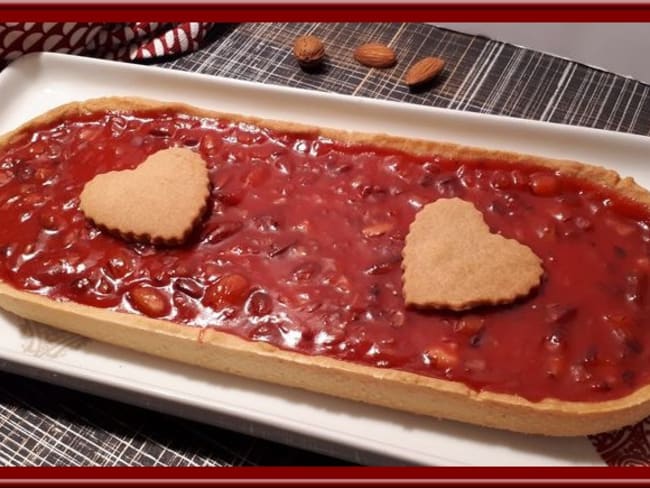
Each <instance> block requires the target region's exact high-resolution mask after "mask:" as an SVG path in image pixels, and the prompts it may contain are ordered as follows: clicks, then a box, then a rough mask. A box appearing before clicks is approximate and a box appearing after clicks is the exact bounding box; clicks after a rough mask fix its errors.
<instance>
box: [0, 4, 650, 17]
mask: <svg viewBox="0 0 650 488" xmlns="http://www.w3.org/2000/svg"><path fill="white" fill-rule="evenodd" d="M0 16H1V18H2V21H7V22H9V21H21V20H29V21H53V22H57V21H69V20H75V21H81V22H86V21H92V20H97V19H101V20H102V21H104V22H118V21H127V20H129V21H142V20H151V21H170V22H171V21H174V22H185V21H196V20H201V21H216V22H243V21H256V22H279V21H284V22H303V21H304V22H306V21H320V22H322V21H325V22H337V21H359V22H371V21H372V22H377V21H392V22H409V21H417V22H456V21H463V22H489V21H516V22H557V21H558V20H561V21H563V22H642V21H650V3H643V4H637V3H629V2H628V3H626V2H622V3H618V4H617V3H608V4H601V3H594V4H581V3H544V2H536V3H526V4H519V5H517V4H511V3H503V2H496V3H486V2H479V1H475V2H473V3H467V4H460V3H453V2H452V1H449V0H447V1H446V2H441V3H429V4H422V3H408V2H407V3H394V4H385V3H379V4H370V3H359V2H357V3H354V2H352V3H345V4H335V3H326V2H322V3H304V4H289V3H271V2H268V3H265V2H262V1H260V2H257V3H250V4H238V3H233V2H228V3H218V4H217V3H215V4H205V3H192V2H191V1H190V2H188V3H183V2H178V3H176V4H171V3H159V4H154V5H152V4H146V3H138V2H133V3H128V4H110V3H106V2H95V3H92V4H79V3H77V4H74V3H60V4H52V3H45V2H42V3H33V4H25V3H17V2H12V3H4V4H2V3H0Z"/></svg>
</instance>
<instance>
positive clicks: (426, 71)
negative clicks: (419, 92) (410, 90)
mask: <svg viewBox="0 0 650 488" xmlns="http://www.w3.org/2000/svg"><path fill="white" fill-rule="evenodd" d="M444 67H445V62H444V61H443V60H442V59H440V58H434V57H427V58H423V59H421V60H419V61H418V62H417V63H415V64H413V65H412V66H411V67H410V68H409V69H408V71H407V72H406V75H405V76H404V83H406V84H407V85H409V86H415V85H420V84H422V83H426V82H427V81H431V80H433V79H434V78H435V77H436V76H438V74H439V73H440V72H441V71H442V69H443V68H444Z"/></svg>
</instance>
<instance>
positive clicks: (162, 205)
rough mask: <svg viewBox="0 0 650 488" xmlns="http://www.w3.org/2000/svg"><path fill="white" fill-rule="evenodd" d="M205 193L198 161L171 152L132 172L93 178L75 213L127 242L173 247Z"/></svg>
mask: <svg viewBox="0 0 650 488" xmlns="http://www.w3.org/2000/svg"><path fill="white" fill-rule="evenodd" d="M209 194H210V179H209V175H208V169H207V167H206V163H205V161H204V160H203V158H201V156H200V155H198V154H196V153H195V152H193V151H190V150H189V149H181V148H173V149H164V150H162V151H158V152H157V153H155V154H152V155H151V156H149V157H148V158H147V159H146V160H145V161H144V162H143V163H142V164H140V165H139V166H138V167H137V168H135V169H132V170H124V171H110V172H108V173H104V174H100V175H97V176H95V177H94V178H93V179H92V180H90V181H89V182H88V183H86V185H85V186H84V189H83V191H82V192H81V196H80V208H81V210H82V212H83V213H84V214H85V215H86V217H87V218H88V219H90V220H91V221H92V222H94V223H95V225H97V226H98V227H100V228H103V229H106V230H108V231H110V232H112V233H117V234H119V235H120V236H122V237H123V238H125V239H127V240H136V241H141V242H153V243H155V244H178V243H180V242H182V241H183V240H184V239H185V238H186V237H187V236H188V235H189V234H190V233H191V231H192V229H193V227H194V225H195V224H196V223H197V222H198V221H199V220H200V218H201V216H202V215H203V212H204V211H205V209H206V204H207V199H208V196H209Z"/></svg>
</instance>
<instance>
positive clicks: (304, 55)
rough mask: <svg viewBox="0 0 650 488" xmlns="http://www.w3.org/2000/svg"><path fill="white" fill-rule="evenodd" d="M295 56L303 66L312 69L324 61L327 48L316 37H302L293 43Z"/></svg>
mask: <svg viewBox="0 0 650 488" xmlns="http://www.w3.org/2000/svg"><path fill="white" fill-rule="evenodd" d="M293 55H294V56H295V57H296V59H297V60H298V63H300V65H301V66H303V67H308V68H312V67H314V66H317V65H319V64H320V63H321V61H323V58H324V57H325V46H324V45H323V41H321V40H320V39H319V38H318V37H316V36H300V37H298V38H297V39H296V40H295V41H294V43H293Z"/></svg>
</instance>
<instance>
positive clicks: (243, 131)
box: [0, 112, 650, 401]
mask: <svg viewBox="0 0 650 488" xmlns="http://www.w3.org/2000/svg"><path fill="white" fill-rule="evenodd" d="M172 146H183V147H188V148H191V149H193V150H196V151H198V152H200V154H201V155H202V156H203V157H204V158H205V159H206V161H207V162H208V165H209V172H210V178H211V182H212V186H213V191H212V198H211V205H210V208H209V211H208V213H207V216H206V218H205V220H204V222H203V223H202V225H201V227H200V228H199V229H198V230H197V232H196V233H195V235H194V236H193V237H192V239H191V240H190V241H189V242H188V243H187V244H186V245H184V246H182V247H177V248H156V247H154V246H151V245H144V244H134V243H127V242H125V241H123V240H121V239H119V238H116V237H113V236H111V235H108V234H106V233H104V232H101V231H100V230H98V229H96V228H94V227H93V226H92V225H91V224H89V223H88V222H87V221H86V219H85V218H84V215H83V214H82V213H81V212H80V210H79V208H78V204H79V194H80V192H81V190H82V188H83V186H84V184H85V183H86V182H87V181H88V180H90V179H91V178H92V177H94V176H95V175H96V174H99V173H104V172H106V171H110V170H120V169H126V168H133V167H135V166H136V165H138V164H139V163H141V162H142V161H143V160H144V159H145V158H146V156H148V155H150V154H152V153H154V152H156V151H158V150H160V149H164V148H167V147H172ZM441 197H459V198H462V199H464V200H468V201H470V202H472V203H473V204H474V205H475V206H476V207H477V208H478V209H479V210H481V211H482V213H483V215H484V217H485V219H486V221H487V223H488V224H489V226H490V228H491V229H492V230H493V231H494V232H498V233H501V234H503V235H504V236H507V237H512V238H516V239H517V240H519V241H520V242H522V243H524V244H526V245H528V246H529V247H530V248H532V250H533V251H534V252H535V253H536V254H537V255H538V256H540V257H541V258H542V259H543V263H544V264H543V265H544V269H545V271H546V274H545V277H544V280H543V283H542V285H541V287H540V288H539V289H538V290H537V291H536V292H535V293H533V294H532V295H531V296H529V297H527V298H526V299H523V300H520V301H518V302H517V303H515V304H512V305H509V306H500V307H494V308H482V309H477V310H473V311H468V312H465V313H450V312H422V311H417V310H407V309H405V307H404V301H403V297H402V293H401V287H402V283H401V268H400V264H401V251H402V247H403V245H404V238H405V235H406V232H407V231H408V226H409V225H410V223H411V222H412V220H413V219H414V216H415V213H416V212H417V211H418V210H419V209H420V208H422V206H424V205H425V204H427V203H429V202H432V201H435V200H436V199H438V198H441ZM0 222H2V225H1V226H0V278H1V279H2V280H3V281H5V282H7V283H9V284H11V285H12V286H14V287H16V288H18V289H22V290H27V291H29V292H32V293H38V294H41V295H46V296H48V297H51V298H53V299H56V300H67V301H74V302H77V303H81V304H87V305H92V306H96V307H103V308H107V309H111V310H116V311H120V312H127V313H136V314H138V313H140V314H145V315H148V316H151V317H157V318H163V319H166V320H170V321H173V322H178V323H180V324H185V325H187V326H193V327H211V328H215V329H218V330H221V331H224V332H227V333H231V334H236V335H238V336H240V337H243V338H245V339H248V340H252V341H264V342H269V343H271V344H274V345H276V346H278V347H280V348H283V349H287V350H291V351H297V352H300V353H304V354H309V355H323V356H329V357H333V358H338V359H342V360H346V361H353V362H356V363H361V364H366V365H371V366H376V367H380V368H395V369H400V370H404V371H410V372H414V373H417V374H420V375H425V376H430V377H436V378H444V379H450V380H454V381H459V382H462V383H464V384H467V385H469V386H470V387H472V388H476V389H485V390H490V391H495V392H504V393H512V394H518V395H521V396H523V397H525V398H528V399H530V400H534V401H535V400H540V399H542V398H545V397H555V398H559V399H564V400H584V401H597V400H604V399H612V398H618V397H621V396H623V395H625V394H627V393H630V392H631V391H633V390H635V389H637V388H638V387H640V386H642V385H646V384H648V383H650V367H649V366H648V365H649V364H650V361H649V358H648V353H649V351H650V347H649V346H650V332H649V330H648V323H647V317H648V316H649V313H648V312H649V308H650V304H649V302H650V301H649V300H648V287H649V284H648V270H649V269H650V260H649V259H648V250H649V247H648V242H649V241H650V215H649V213H648V211H647V210H646V209H644V208H643V207H641V206H640V205H638V204H635V203H633V202H630V201H627V200H625V199H623V198H621V197H619V196H618V195H616V194H615V193H614V192H612V191H609V190H604V189H601V188H599V187H596V186H595V185H593V184H590V183H588V182H585V181H579V180H576V179H572V178H568V177H564V176H559V175H557V174H556V173H554V172H553V171H552V170H549V169H544V168H541V167H538V166H537V167H536V166H534V165H532V164H530V165H528V164H507V163H503V162H495V161H489V160H485V161H472V162H469V161H462V160H448V159H444V158H440V157H437V156H436V155H435V154H431V155H430V156H428V157H423V156H413V155H408V154H405V153H402V152H398V151H391V150H386V149H380V148H376V147H372V146H368V145H354V144H344V143H340V142H336V141H333V140H330V139H327V138H324V137H321V136H308V135H305V134H302V135H298V134H287V133H282V132H279V131H275V130H269V129H264V128H259V127H256V126H254V125H250V124H246V123H240V122H233V121H229V120H207V119H201V118H198V117H193V116H187V115H183V114H177V113H172V112H143V113H137V114H131V115H128V116H126V115H124V114H116V113H99V114H94V115H90V116H83V117H77V118H71V119H67V120H65V121H63V122H57V123H55V124H51V125H49V126H47V127H41V128H38V129H36V130H35V131H34V132H33V133H32V134H31V135H30V137H26V138H23V139H21V140H20V141H17V142H15V143H12V144H11V145H10V146H9V147H5V148H3V149H2V150H1V151H0ZM513 272H515V273H516V270H513Z"/></svg>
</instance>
